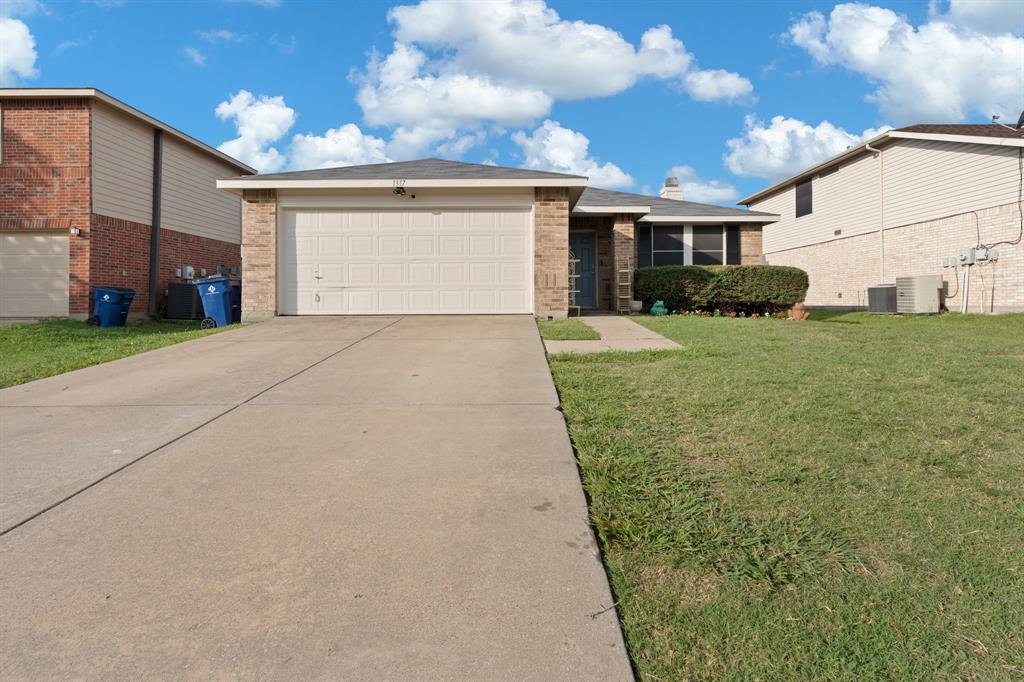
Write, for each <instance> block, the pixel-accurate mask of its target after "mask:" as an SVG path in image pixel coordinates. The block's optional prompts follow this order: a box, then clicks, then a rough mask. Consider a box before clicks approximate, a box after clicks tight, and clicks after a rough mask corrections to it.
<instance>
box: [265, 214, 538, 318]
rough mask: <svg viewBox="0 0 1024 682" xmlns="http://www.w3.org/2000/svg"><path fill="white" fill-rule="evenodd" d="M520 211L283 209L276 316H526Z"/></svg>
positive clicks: (526, 223)
mask: <svg viewBox="0 0 1024 682" xmlns="http://www.w3.org/2000/svg"><path fill="white" fill-rule="evenodd" d="M532 222H533V221H532V213H531V211H530V210H529V209H526V208H506V209H469V210H463V209H460V210H445V209H420V210H378V211H371V210H367V211H354V210H313V209H288V210H284V211H283V213H282V215H281V220H280V222H279V224H280V226H281V233H280V235H279V242H278V245H279V250H278V313H279V314H281V315H375V314H407V315H416V314H469V313H471V314H498V313H506V314H507V313H530V312H532V307H533V306H532V303H533V301H532V293H531V292H532V286H531V284H532V282H531V279H532V268H531V264H532V253H533V245H532V236H531V235H532V230H531V227H532Z"/></svg>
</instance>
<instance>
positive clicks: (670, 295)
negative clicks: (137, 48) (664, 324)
mask: <svg viewBox="0 0 1024 682" xmlns="http://www.w3.org/2000/svg"><path fill="white" fill-rule="evenodd" d="M714 281H715V273H714V272H713V271H712V270H710V269H709V268H702V267H699V266H696V265H661V266H658V267H654V268H641V269H640V270H637V272H636V288H635V292H634V295H635V296H636V298H637V299H638V300H641V301H643V302H644V308H645V309H646V308H650V307H651V304H653V303H654V302H655V301H664V302H665V305H666V307H668V309H669V310H703V309H704V308H706V307H707V306H708V304H709V303H710V302H711V285H712V283H713V282H714Z"/></svg>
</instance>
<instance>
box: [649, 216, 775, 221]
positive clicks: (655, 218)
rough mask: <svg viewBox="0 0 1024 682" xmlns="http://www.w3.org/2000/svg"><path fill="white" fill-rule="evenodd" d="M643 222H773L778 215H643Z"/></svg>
mask: <svg viewBox="0 0 1024 682" xmlns="http://www.w3.org/2000/svg"><path fill="white" fill-rule="evenodd" d="M639 220H642V221H643V222H645V223H774V222H777V221H778V220H779V216H774V217H773V216H763V215H729V216H726V215H645V216H644V217H642V218H639Z"/></svg>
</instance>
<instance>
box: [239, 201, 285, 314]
mask: <svg viewBox="0 0 1024 682" xmlns="http://www.w3.org/2000/svg"><path fill="white" fill-rule="evenodd" d="M242 252H243V254H244V256H245V258H244V259H243V261H242V284H243V286H242V320H243V321H246V322H256V321H259V320H266V319H269V318H271V317H273V316H274V315H276V314H277V192H276V191H274V190H272V189H248V190H245V193H244V196H243V197H242Z"/></svg>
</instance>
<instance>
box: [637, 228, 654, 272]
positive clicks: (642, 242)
mask: <svg viewBox="0 0 1024 682" xmlns="http://www.w3.org/2000/svg"><path fill="white" fill-rule="evenodd" d="M636 255H637V266H638V267H641V268H647V267H650V265H651V226H650V225H646V224H643V223H640V224H638V225H637V226H636Z"/></svg>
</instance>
